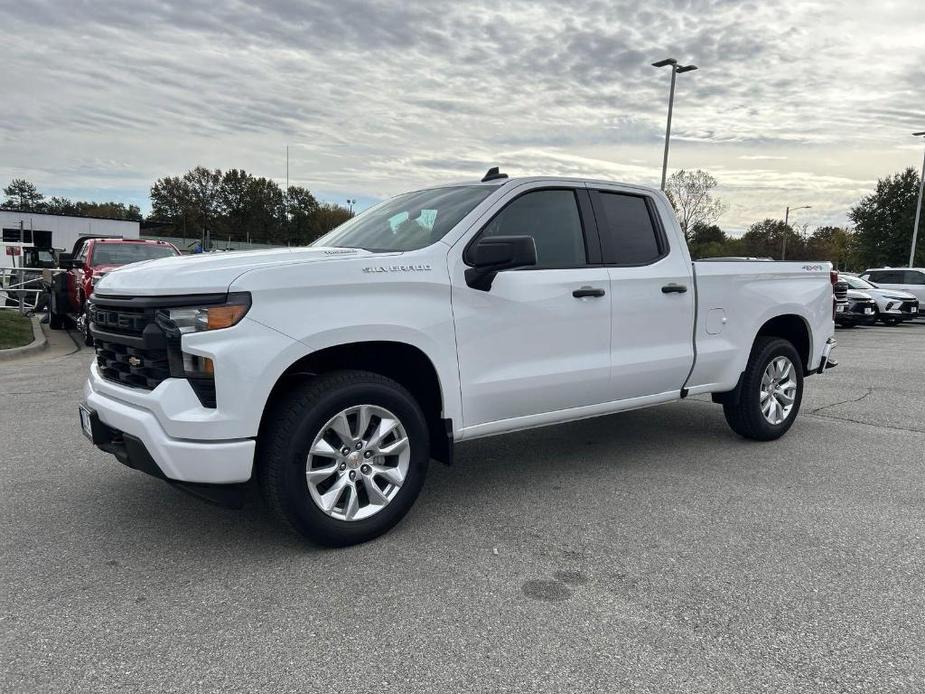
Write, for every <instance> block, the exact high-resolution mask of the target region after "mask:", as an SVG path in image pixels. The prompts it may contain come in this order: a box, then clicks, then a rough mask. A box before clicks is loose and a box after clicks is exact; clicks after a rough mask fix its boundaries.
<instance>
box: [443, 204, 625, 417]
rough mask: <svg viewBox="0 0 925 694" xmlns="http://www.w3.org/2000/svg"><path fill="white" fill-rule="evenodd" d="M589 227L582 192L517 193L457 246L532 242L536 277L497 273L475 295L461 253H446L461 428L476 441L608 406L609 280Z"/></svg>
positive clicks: (521, 271) (532, 269) (588, 211)
mask: <svg viewBox="0 0 925 694" xmlns="http://www.w3.org/2000/svg"><path fill="white" fill-rule="evenodd" d="M591 217H592V213H591V209H590V202H589V201H588V198H587V192H586V191H585V190H584V189H583V188H580V189H576V188H574V187H566V186H562V187H549V186H522V187H520V188H517V189H514V190H513V191H511V193H509V194H508V195H507V196H505V197H504V198H502V199H501V200H500V201H499V203H498V204H497V205H496V206H495V207H493V208H492V209H491V210H489V211H488V212H487V213H486V218H487V219H486V221H485V222H483V223H481V225H480V228H479V231H478V232H477V233H476V234H475V235H472V236H469V237H468V238H464V239H462V240H461V241H460V242H459V243H461V244H465V246H466V247H469V246H471V244H472V243H473V242H474V240H475V239H477V238H478V237H480V236H482V235H515V236H519V235H528V236H532V237H533V239H534V242H535V244H536V250H537V265H536V266H535V267H529V268H522V269H518V270H508V271H504V272H500V273H498V275H497V276H496V277H495V279H494V282H493V284H492V286H491V288H490V289H489V290H488V291H482V290H478V289H473V288H471V287H469V286H468V285H467V284H466V281H465V270H466V267H467V265H466V262H465V259H466V255H465V252H463V253H455V252H454V253H451V255H450V276H451V281H452V284H453V286H452V292H453V316H454V322H455V325H456V341H457V353H458V358H459V374H460V382H461V390H462V401H463V422H464V426H465V427H466V428H470V427H477V429H476V430H475V431H474V432H473V433H476V434H477V433H492V432H493V431H503V430H505V429H510V428H516V427H517V426H520V425H528V424H530V423H537V422H536V420H535V419H534V420H524V419H523V418H530V417H533V416H536V415H542V414H544V413H550V412H556V411H560V410H565V409H570V408H575V407H581V406H585V405H593V404H597V403H601V402H605V401H607V400H608V399H609V398H610V389H609V381H610V335H611V330H610V292H609V287H610V279H609V275H608V272H607V269H606V268H604V267H602V266H601V265H600V244H599V242H598V240H597V238H596V236H594V231H593V220H592V219H591ZM518 418H520V419H521V421H520V422H510V421H509V422H507V423H506V424H500V422H502V421H504V420H513V419H518Z"/></svg>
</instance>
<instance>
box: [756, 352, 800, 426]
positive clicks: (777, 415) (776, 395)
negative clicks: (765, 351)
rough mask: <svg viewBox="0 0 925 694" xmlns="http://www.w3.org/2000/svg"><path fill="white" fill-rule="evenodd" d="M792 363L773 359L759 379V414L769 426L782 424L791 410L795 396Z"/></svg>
mask: <svg viewBox="0 0 925 694" xmlns="http://www.w3.org/2000/svg"><path fill="white" fill-rule="evenodd" d="M793 374H794V367H793V362H792V361H790V359H788V358H787V357H774V358H773V359H772V360H771V361H770V362H769V363H768V365H767V367H766V368H765V370H764V375H763V376H762V377H761V413H762V414H763V415H764V418H765V419H766V420H768V422H769V423H770V424H773V425H774V426H777V425H778V424H782V423H783V422H784V421H785V420H786V419H787V417H789V416H790V412H791V411H792V410H793V403H794V401H795V400H796V396H797V381H796V379H795V378H794V375H793Z"/></svg>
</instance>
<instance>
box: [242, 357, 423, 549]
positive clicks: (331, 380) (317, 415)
mask: <svg viewBox="0 0 925 694" xmlns="http://www.w3.org/2000/svg"><path fill="white" fill-rule="evenodd" d="M362 404H369V405H376V406H379V407H383V408H385V409H387V410H389V411H390V412H392V413H394V414H395V416H397V417H398V418H399V419H400V420H401V423H402V426H403V427H404V429H405V432H406V434H407V437H408V440H409V444H410V451H411V452H410V462H409V467H408V472H407V475H406V477H405V479H404V481H403V482H402V485H401V487H400V488H399V490H398V492H397V494H396V495H395V497H394V498H393V499H392V500H391V501H390V502H389V503H388V504H387V505H386V506H384V507H383V508H382V509H381V510H380V511H378V512H377V513H376V514H375V515H373V516H371V517H369V518H365V519H363V520H357V521H346V520H338V519H336V518H332V517H331V516H329V515H327V514H326V513H325V512H324V511H322V510H321V508H319V507H318V506H317V505H316V503H315V502H314V500H313V499H312V497H311V494H310V492H309V489H308V483H307V482H306V478H305V463H306V459H307V456H308V451H309V449H310V448H311V445H312V442H313V441H314V439H315V437H316V436H317V434H318V433H319V431H320V430H321V429H322V428H323V427H324V426H325V424H326V423H327V422H328V421H329V420H330V419H331V418H332V417H333V416H334V415H336V414H337V413H338V412H340V411H342V410H344V409H346V408H349V407H351V406H355V405H362ZM265 422H266V423H265V425H264V428H263V430H262V431H261V433H260V437H259V440H258V460H257V464H258V472H257V474H258V480H259V482H260V486H261V488H262V491H263V496H264V499H265V500H266V502H267V505H268V506H269V507H270V509H271V510H272V512H273V513H274V515H275V516H276V517H277V518H279V519H280V520H281V521H282V522H283V523H285V524H286V525H289V526H290V527H291V528H293V529H294V530H295V531H296V532H298V533H300V534H302V535H303V536H304V537H306V538H308V539H309V540H311V541H312V542H315V543H317V544H320V545H327V546H329V547H343V546H347V545H354V544H358V543H361V542H367V541H368V540H372V539H373V538H375V537H378V536H379V535H381V534H383V533H385V532H386V531H388V530H390V529H391V528H392V527H393V526H395V524H396V523H398V522H399V521H400V520H401V519H402V518H403V517H404V516H405V514H406V513H407V512H408V510H409V509H410V508H411V506H412V505H413V504H414V501H415V499H417V496H418V493H419V492H420V491H421V487H422V486H423V484H424V478H425V477H426V475H427V466H428V463H429V461H430V440H429V435H428V427H427V420H426V418H425V417H424V413H423V412H422V411H421V407H420V405H418V403H417V401H416V400H415V399H414V397H413V396H412V395H411V393H409V392H408V391H407V390H406V389H405V388H404V387H403V386H402V385H400V384H399V383H396V382H395V381H393V380H391V379H389V378H386V377H384V376H380V375H379V374H374V373H370V372H366V371H335V372H331V373H327V374H322V375H321V376H317V377H314V378H312V379H310V380H307V381H303V382H302V383H300V384H298V385H296V386H294V387H293V388H292V389H291V390H289V391H288V392H286V393H284V394H283V395H282V396H281V397H279V398H278V399H277V401H276V402H274V403H272V404H271V406H270V409H269V411H268V412H267V414H266V416H265Z"/></svg>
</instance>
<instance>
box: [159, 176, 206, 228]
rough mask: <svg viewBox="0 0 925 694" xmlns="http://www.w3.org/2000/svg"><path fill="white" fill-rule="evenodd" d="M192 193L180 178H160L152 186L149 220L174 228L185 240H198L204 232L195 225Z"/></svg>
mask: <svg viewBox="0 0 925 694" xmlns="http://www.w3.org/2000/svg"><path fill="white" fill-rule="evenodd" d="M192 207H193V202H192V192H191V191H190V188H189V185H188V184H187V182H186V181H185V180H184V179H183V178H180V177H179V176H167V177H165V178H159V179H158V180H156V181H155V182H154V185H153V186H151V213H150V214H149V215H148V219H150V220H151V221H153V222H161V223H162V224H166V225H169V226H171V227H173V232H174V233H175V234H178V235H182V236H183V237H185V238H190V237H193V238H196V237H199V236H200V235H201V232H202V230H201V229H200V228H198V227H197V226H194V225H193V221H192V220H193V214H192Z"/></svg>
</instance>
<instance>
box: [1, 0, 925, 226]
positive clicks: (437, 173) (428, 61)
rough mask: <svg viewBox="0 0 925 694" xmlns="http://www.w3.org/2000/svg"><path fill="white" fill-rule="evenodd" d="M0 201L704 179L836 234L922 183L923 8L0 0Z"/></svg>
mask: <svg viewBox="0 0 925 694" xmlns="http://www.w3.org/2000/svg"><path fill="white" fill-rule="evenodd" d="M0 26H2V27H3V28H4V30H3V35H4V38H3V41H2V45H0V57H2V60H0V84H2V89H0V185H5V184H6V182H7V181H8V180H9V179H10V178H12V177H14V176H15V177H25V178H28V179H30V180H32V181H34V182H35V183H36V184H37V185H38V186H39V187H40V189H41V190H43V191H44V192H46V193H47V194H52V193H58V194H66V195H71V196H74V197H81V198H88V199H104V198H105V199H120V200H126V201H136V202H139V203H140V204H141V205H142V207H143V208H144V209H147V206H148V201H147V191H148V189H149V187H150V185H151V182H152V181H153V180H154V179H155V178H157V177H159V176H164V175H172V174H179V173H182V172H184V171H185V170H186V169H188V168H190V167H192V166H195V165H197V164H202V165H205V166H209V167H218V168H222V169H224V168H231V167H242V168H246V169H247V170H248V171H251V172H252V173H255V174H258V175H263V176H268V177H273V178H276V179H277V180H278V181H280V182H281V183H282V182H284V181H285V147H286V145H289V146H290V147H291V154H290V157H291V164H290V172H291V180H292V182H294V183H298V184H301V185H305V186H307V187H308V188H310V189H311V190H313V191H315V192H317V193H320V194H321V196H322V197H324V198H326V199H330V200H341V201H342V200H343V199H344V198H347V197H357V198H360V199H361V201H364V202H368V201H370V200H373V199H377V198H381V197H385V196H388V195H391V194H394V193H397V192H401V191H403V190H407V189H411V188H414V187H417V186H421V185H424V184H429V183H432V182H434V181H454V180H459V179H465V178H473V177H476V176H480V175H481V174H482V173H483V172H484V170H485V169H487V168H488V166H489V165H492V164H501V165H502V168H503V169H504V170H505V171H507V172H508V173H510V174H512V175H526V174H565V175H574V176H593V177H603V178H609V179H617V180H625V181H631V182H637V183H644V184H652V185H657V184H658V180H659V176H660V167H661V155H662V145H663V138H664V125H665V123H664V121H665V112H666V101H667V87H668V79H669V73H668V72H667V71H665V70H662V71H659V70H656V69H655V68H653V67H650V66H649V63H651V62H653V61H655V60H658V59H660V58H664V57H666V56H674V57H676V58H677V59H678V60H679V61H682V62H693V63H696V64H697V65H698V66H700V70H699V71H697V72H693V73H689V74H685V75H681V76H680V77H679V86H678V94H677V102H676V108H675V124H674V135H673V139H672V143H673V144H672V156H671V162H670V167H671V168H672V169H677V168H702V169H706V170H708V171H710V172H712V173H713V174H714V175H715V176H716V177H717V178H718V179H719V181H720V184H721V189H720V193H721V196H722V197H723V198H724V199H725V200H726V202H727V203H728V205H729V210H728V212H727V213H726V215H725V216H724V217H723V219H722V220H721V224H722V226H724V227H726V228H729V229H741V228H742V227H744V226H747V225H748V224H749V223H751V222H752V221H755V220H756V219H761V218H764V217H766V216H775V217H782V216H783V213H784V208H785V207H786V206H787V205H791V206H797V205H812V207H813V209H811V210H802V211H800V212H798V213H797V214H796V215H795V216H794V221H796V222H798V223H801V224H802V223H808V224H810V226H811V227H812V226H816V225H818V224H823V223H830V222H836V223H837V222H844V221H845V220H846V216H845V215H846V212H847V209H848V208H849V206H850V205H851V204H852V203H854V202H855V201H856V200H857V199H858V198H859V197H860V196H861V195H863V194H864V193H865V192H866V191H868V190H869V189H870V188H871V185H872V183H873V182H874V181H875V180H876V178H877V177H879V176H883V175H886V174H888V173H891V172H894V171H898V170H900V169H902V168H904V167H906V166H915V167H919V166H921V161H922V143H920V142H916V141H915V140H914V139H913V138H912V137H911V133H912V132H913V131H914V130H925V29H923V27H925V2H922V1H921V0H895V1H890V0H879V1H878V2H869V1H861V0H826V1H819V2H809V1H804V0H789V1H788V0H768V1H763V2H758V1H755V2H753V1H750V0H662V1H661V2H658V3H645V2H638V1H636V0H569V1H568V2H562V1H561V0H560V1H552V0H536V1H532V2H522V1H518V0H484V1H483V0H465V2H458V1H456V2H454V1H449V2H444V1H443V0H427V1H424V0H419V1H412V0H408V1H406V2H376V1H373V0H328V1H327V2H312V1H307V0H268V1H267V2H261V3H256V2H253V3H252V2H239V1H229V2H221V1H216V0H210V1H208V2H206V1H203V0H184V1H183V2H171V1H169V0H120V2H88V1H79V0H57V1H52V0H15V1H14V0H0Z"/></svg>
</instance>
